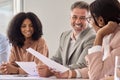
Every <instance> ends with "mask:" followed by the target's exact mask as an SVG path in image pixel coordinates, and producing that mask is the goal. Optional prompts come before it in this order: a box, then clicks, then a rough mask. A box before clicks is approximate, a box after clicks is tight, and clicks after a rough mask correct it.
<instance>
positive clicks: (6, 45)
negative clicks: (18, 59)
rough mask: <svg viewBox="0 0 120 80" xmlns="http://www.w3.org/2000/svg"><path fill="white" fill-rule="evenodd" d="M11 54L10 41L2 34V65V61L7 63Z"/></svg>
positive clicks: (0, 60)
mask: <svg viewBox="0 0 120 80" xmlns="http://www.w3.org/2000/svg"><path fill="white" fill-rule="evenodd" d="M9 52H10V45H9V40H8V39H7V38H6V37H5V36H3V35H2V34H0V63H1V62H2V61H4V62H6V61H7V59H8V54H9Z"/></svg>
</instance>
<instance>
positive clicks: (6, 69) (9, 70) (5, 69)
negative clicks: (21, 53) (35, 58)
mask: <svg viewBox="0 0 120 80" xmlns="http://www.w3.org/2000/svg"><path fill="white" fill-rule="evenodd" d="M0 71H1V73H2V74H17V73H18V68H17V67H15V66H13V65H12V64H10V63H2V65H1V66H0Z"/></svg>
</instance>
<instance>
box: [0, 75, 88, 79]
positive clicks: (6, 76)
mask: <svg viewBox="0 0 120 80" xmlns="http://www.w3.org/2000/svg"><path fill="white" fill-rule="evenodd" d="M8 79H9V80H41V79H42V80H53V79H54V80H68V79H56V78H55V77H49V78H44V77H38V76H27V77H18V76H17V75H0V80H8ZM69 80H88V79H69Z"/></svg>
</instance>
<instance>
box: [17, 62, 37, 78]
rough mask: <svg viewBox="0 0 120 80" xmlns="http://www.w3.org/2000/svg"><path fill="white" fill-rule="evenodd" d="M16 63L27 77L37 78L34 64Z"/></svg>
mask: <svg viewBox="0 0 120 80" xmlns="http://www.w3.org/2000/svg"><path fill="white" fill-rule="evenodd" d="M16 63H17V64H18V65H19V66H20V67H21V68H22V69H23V70H24V71H25V72H26V73H28V74H29V75H32V76H38V72H37V69H36V63H35V62H17V61H16Z"/></svg>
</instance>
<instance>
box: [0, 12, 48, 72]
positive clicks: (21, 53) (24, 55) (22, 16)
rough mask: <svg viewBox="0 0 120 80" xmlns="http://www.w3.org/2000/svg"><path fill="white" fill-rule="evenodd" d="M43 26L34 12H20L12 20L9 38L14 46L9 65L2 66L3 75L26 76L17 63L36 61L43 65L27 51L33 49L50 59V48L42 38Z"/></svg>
mask: <svg viewBox="0 0 120 80" xmlns="http://www.w3.org/2000/svg"><path fill="white" fill-rule="evenodd" d="M42 34H43V31H42V24H41V22H40V20H39V18H38V17H37V16H36V15H35V14H34V13H32V12H27V13H25V12H20V13H18V14H17V15H16V16H15V17H14V18H13V19H12V20H11V23H10V25H9V28H8V32H7V35H8V38H9V40H10V43H11V44H12V49H11V54H10V57H9V62H8V63H3V64H2V65H1V66H0V71H1V72H2V73H3V74H26V72H25V71H23V70H22V69H21V68H20V67H19V66H18V65H17V64H16V63H15V61H25V62H29V61H34V62H36V63H37V64H43V63H42V62H41V61H39V60H38V59H37V58H36V57H35V56H33V55H32V54H30V53H28V52H27V51H26V49H27V48H29V47H31V48H33V49H35V50H36V51H38V52H40V53H41V54H43V55H44V56H46V57H48V48H47V45H46V42H45V40H44V39H43V37H42Z"/></svg>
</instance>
